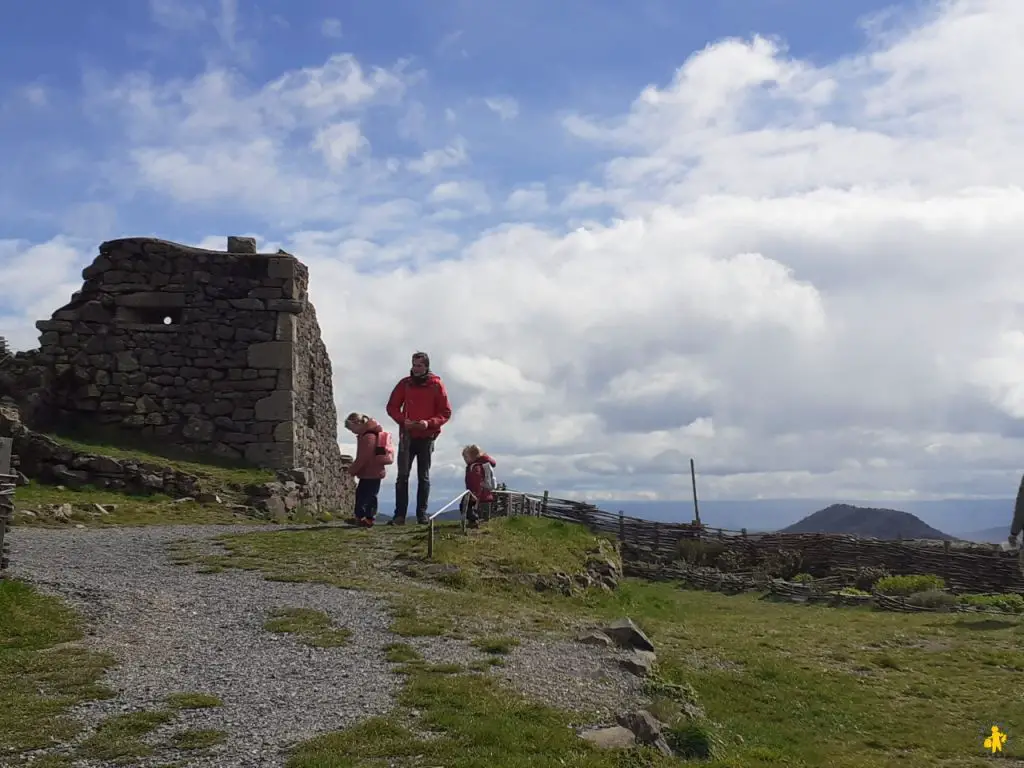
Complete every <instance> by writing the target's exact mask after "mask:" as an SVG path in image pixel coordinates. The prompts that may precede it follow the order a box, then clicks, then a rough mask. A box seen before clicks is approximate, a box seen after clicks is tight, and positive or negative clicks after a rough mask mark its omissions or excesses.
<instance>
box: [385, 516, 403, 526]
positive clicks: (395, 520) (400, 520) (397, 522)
mask: <svg viewBox="0 0 1024 768" xmlns="http://www.w3.org/2000/svg"><path fill="white" fill-rule="evenodd" d="M388 525H405V516H402V517H399V516H398V515H395V516H394V517H392V518H391V519H390V520H388Z"/></svg>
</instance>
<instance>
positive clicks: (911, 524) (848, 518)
mask: <svg viewBox="0 0 1024 768" xmlns="http://www.w3.org/2000/svg"><path fill="white" fill-rule="evenodd" d="M779 533H849V534H853V535H855V536H865V537H870V538H875V539H899V538H903V539H940V540H950V541H953V540H955V538H956V537H954V536H950V535H949V534H946V533H943V532H942V531H939V530H936V529H935V528H932V527H931V526H930V525H928V524H927V523H926V522H924V521H923V520H921V519H920V518H919V517H915V516H914V515H912V514H910V513H909V512H900V511H899V510H898V509H873V508H871V507H855V506H853V505H852V504H833V505H832V506H829V507H825V509H820V510H818V511H817V512H815V513H813V514H811V515H808V516H807V517H805V518H804V519H803V520H799V521H798V522H795V523H793V525H791V526H789V527H788V528H783V529H782V530H781V531H779Z"/></svg>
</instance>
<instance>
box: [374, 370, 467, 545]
mask: <svg viewBox="0 0 1024 768" xmlns="http://www.w3.org/2000/svg"><path fill="white" fill-rule="evenodd" d="M387 411H388V416H390V417H391V418H392V419H394V420H395V423H396V424H398V429H399V433H398V434H399V439H398V462H397V463H398V479H397V480H396V481H395V516H394V518H393V519H392V520H391V523H389V524H390V525H405V516H406V513H407V512H408V511H409V473H410V472H411V471H412V462H413V459H415V460H416V522H418V523H425V522H427V503H428V502H429V501H430V459H431V457H432V455H433V453H434V441H435V440H436V439H437V436H438V435H440V434H441V427H443V426H444V425H445V424H447V423H448V419H450V418H451V417H452V406H451V403H450V402H448V391H447V390H446V389H445V388H444V382H442V381H441V377H440V376H438V375H436V374H435V373H432V372H431V370H430V357H429V356H428V355H427V353H426V352H416V353H415V354H413V356H412V369H411V370H410V371H409V375H408V376H406V377H405V378H404V379H402V380H401V381H400V382H398V384H397V385H396V386H395V388H394V390H392V392H391V397H390V398H389V399H388V407H387Z"/></svg>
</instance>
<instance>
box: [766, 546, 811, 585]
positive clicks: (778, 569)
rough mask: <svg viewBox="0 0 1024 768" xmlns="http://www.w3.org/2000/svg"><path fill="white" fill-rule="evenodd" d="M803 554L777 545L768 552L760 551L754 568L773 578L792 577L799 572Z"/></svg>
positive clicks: (787, 578) (788, 578)
mask: <svg viewBox="0 0 1024 768" xmlns="http://www.w3.org/2000/svg"><path fill="white" fill-rule="evenodd" d="M802 566H803V556H802V555H801V553H800V552H799V551H798V550H795V549H783V548H782V547H778V548H777V549H775V550H772V551H770V552H763V553H761V556H760V559H759V560H758V563H757V565H755V566H754V570H755V571H756V572H757V573H759V574H762V575H764V576H768V577H770V578H773V579H786V580H787V581H788V580H790V579H792V578H793V577H794V576H796V575H797V574H798V573H800V572H801V570H802Z"/></svg>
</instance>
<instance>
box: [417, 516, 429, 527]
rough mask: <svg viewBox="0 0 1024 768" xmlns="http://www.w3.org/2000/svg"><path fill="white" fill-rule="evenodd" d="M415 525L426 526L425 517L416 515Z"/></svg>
mask: <svg viewBox="0 0 1024 768" xmlns="http://www.w3.org/2000/svg"><path fill="white" fill-rule="evenodd" d="M416 523H417V524H418V525H426V524H427V516H426V515H416Z"/></svg>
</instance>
